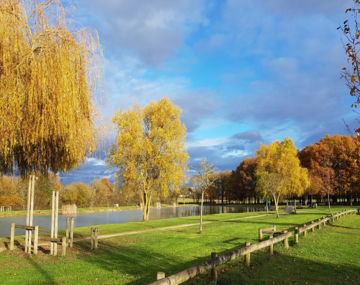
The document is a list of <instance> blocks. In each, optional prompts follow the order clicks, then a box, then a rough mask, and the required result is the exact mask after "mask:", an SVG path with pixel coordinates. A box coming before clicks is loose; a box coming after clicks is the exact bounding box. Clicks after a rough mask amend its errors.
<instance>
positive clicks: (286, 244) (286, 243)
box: [284, 231, 289, 248]
mask: <svg viewBox="0 0 360 285" xmlns="http://www.w3.org/2000/svg"><path fill="white" fill-rule="evenodd" d="M286 233H287V231H284V234H286ZM284 247H285V248H289V238H288V237H287V238H285V239H284Z"/></svg>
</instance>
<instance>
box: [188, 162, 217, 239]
mask: <svg viewBox="0 0 360 285" xmlns="http://www.w3.org/2000/svg"><path fill="white" fill-rule="evenodd" d="M192 169H194V170H195V171H196V172H197V175H195V176H193V177H192V178H191V184H192V185H193V186H194V188H195V189H196V190H197V191H200V192H201V204H200V228H199V231H200V233H202V217H203V206H204V194H205V192H206V190H207V189H208V188H209V187H210V186H211V185H213V184H214V182H215V179H216V173H215V171H214V165H213V164H211V163H209V162H208V161H207V159H203V160H202V161H201V162H200V167H199V168H195V167H192Z"/></svg>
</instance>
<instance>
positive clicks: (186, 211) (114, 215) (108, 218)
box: [0, 205, 260, 237]
mask: <svg viewBox="0 0 360 285" xmlns="http://www.w3.org/2000/svg"><path fill="white" fill-rule="evenodd" d="M257 208H258V209H259V208H260V207H257ZM255 210H256V209H255V208H254V207H244V206H239V205H236V206H229V205H226V206H218V205H214V206H204V209H203V214H204V215H210V214H219V213H242V212H247V211H255ZM199 215H200V206H183V207H169V208H160V209H155V208H152V209H151V211H150V220H158V219H168V218H177V217H188V216H199ZM142 217H143V212H142V210H129V211H118V212H100V213H89V214H78V215H76V216H75V227H86V226H92V225H101V224H118V223H127V222H138V221H142ZM25 220H26V217H25V216H18V217H0V237H8V236H10V228H11V223H16V224H19V225H25ZM50 223H51V215H47V216H34V225H39V226H40V227H42V228H43V230H44V231H45V232H50ZM65 226H66V216H62V215H59V230H64V229H65ZM24 233H25V230H23V229H16V231H15V235H23V234H24Z"/></svg>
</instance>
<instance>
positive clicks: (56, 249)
mask: <svg viewBox="0 0 360 285" xmlns="http://www.w3.org/2000/svg"><path fill="white" fill-rule="evenodd" d="M58 221H59V192H58V191H56V192H55V221H54V238H57V237H58ZM57 251H58V244H57V242H56V243H54V255H55V256H57Z"/></svg>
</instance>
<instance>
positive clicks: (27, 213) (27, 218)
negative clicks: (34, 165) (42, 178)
mask: <svg viewBox="0 0 360 285" xmlns="http://www.w3.org/2000/svg"><path fill="white" fill-rule="evenodd" d="M30 196H31V175H30V177H29V186H28V194H27V205H26V225H27V226H29V225H30V200H31V198H30ZM28 241H29V232H28V231H27V230H26V231H25V252H28Z"/></svg>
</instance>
